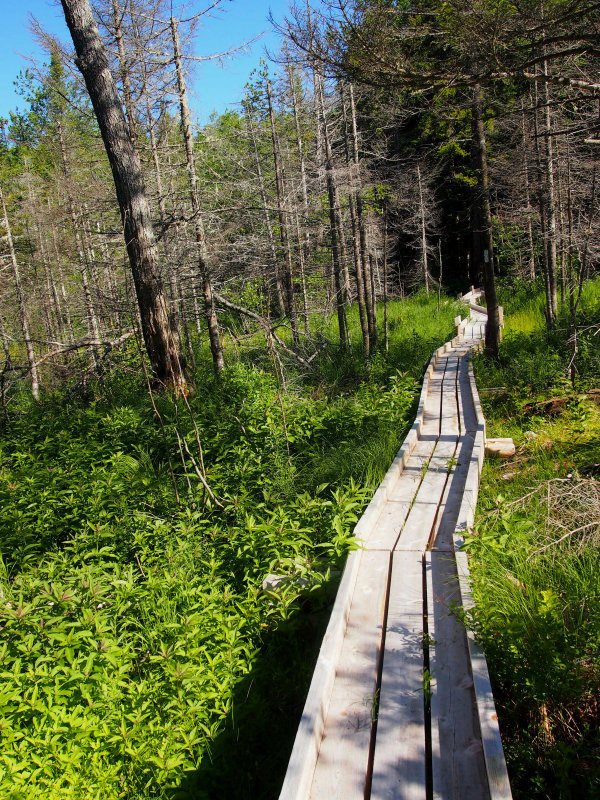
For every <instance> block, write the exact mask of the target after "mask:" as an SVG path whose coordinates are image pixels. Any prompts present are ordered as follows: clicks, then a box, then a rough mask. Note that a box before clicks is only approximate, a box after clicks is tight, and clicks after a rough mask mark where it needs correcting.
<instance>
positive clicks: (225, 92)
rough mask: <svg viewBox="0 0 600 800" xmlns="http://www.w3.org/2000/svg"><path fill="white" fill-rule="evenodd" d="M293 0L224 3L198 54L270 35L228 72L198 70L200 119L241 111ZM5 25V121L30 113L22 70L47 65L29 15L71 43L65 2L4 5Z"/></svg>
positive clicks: (1, 89) (1, 81) (235, 59)
mask: <svg viewBox="0 0 600 800" xmlns="http://www.w3.org/2000/svg"><path fill="white" fill-rule="evenodd" d="M288 1H289V0H223V2H222V9H223V10H222V11H218V12H215V14H214V16H213V18H211V19H207V20H206V22H205V23H204V25H203V27H202V28H201V29H200V31H199V34H198V37H197V40H196V55H198V56H204V55H210V54H211V53H218V52H222V51H224V50H228V49H229V48H231V47H233V46H239V45H241V44H243V43H244V42H247V41H249V40H250V39H252V38H254V37H255V36H258V35H259V34H261V33H263V32H264V33H265V35H264V36H263V37H262V38H261V39H260V40H259V41H257V42H255V43H254V44H251V45H249V46H248V48H246V50H245V51H244V52H240V53H237V54H235V55H233V56H232V57H231V58H229V59H228V60H227V62H226V63H225V65H224V66H223V67H220V66H219V65H218V64H217V63H216V62H214V61H205V62H203V63H202V64H200V65H198V67H197V68H196V70H195V74H194V77H193V80H192V82H191V84H190V89H191V90H192V105H193V109H194V113H195V116H196V119H197V120H198V121H199V122H201V123H204V122H207V121H208V119H209V117H210V114H211V113H212V111H217V112H219V113H221V112H223V111H225V109H226V108H227V107H229V108H232V107H235V104H236V103H237V102H238V101H239V100H240V99H241V96H242V91H243V87H244V84H245V83H246V81H247V80H248V77H249V75H250V72H251V71H252V69H253V68H254V67H256V66H257V65H258V61H259V59H260V58H261V56H263V55H264V49H265V46H266V47H268V48H269V49H270V50H271V51H273V52H277V50H278V40H277V38H276V36H275V35H274V33H273V31H272V30H271V26H270V25H269V23H268V21H267V15H268V13H269V10H272V12H273V16H274V17H275V18H276V19H281V18H282V17H283V16H284V14H285V13H286V12H287V8H288ZM0 5H1V6H2V9H1V10H0V25H1V29H2V42H3V47H2V48H0V116H1V117H7V116H8V112H9V111H11V110H14V109H15V108H16V107H17V106H20V107H21V108H22V109H24V107H25V104H24V102H23V100H22V98H20V97H18V95H17V94H16V93H15V91H14V86H13V82H14V80H15V78H16V77H17V75H18V73H19V71H20V70H24V69H25V68H26V67H27V66H28V61H27V59H28V58H31V57H33V58H35V59H37V61H38V62H41V61H44V54H43V53H42V51H41V50H40V48H39V47H38V46H37V44H36V42H35V40H34V37H33V36H32V34H31V33H30V32H29V29H28V19H29V15H30V14H33V15H34V16H35V17H36V19H37V20H38V21H39V22H40V23H41V24H42V25H43V27H44V28H45V29H46V30H48V31H49V32H50V33H52V34H54V35H56V36H58V37H59V38H60V39H61V40H62V41H63V42H66V43H70V38H69V32H68V30H67V27H66V25H65V22H64V18H63V15H62V9H61V6H60V2H59V0H56V2H53V0H21V2H18V1H17V2H14V0H0ZM190 5H191V7H192V9H194V8H197V9H198V10H200V9H202V8H204V7H205V5H206V3H204V2H201V0H194V1H193V2H192V3H191V4H188V8H189V7H190Z"/></svg>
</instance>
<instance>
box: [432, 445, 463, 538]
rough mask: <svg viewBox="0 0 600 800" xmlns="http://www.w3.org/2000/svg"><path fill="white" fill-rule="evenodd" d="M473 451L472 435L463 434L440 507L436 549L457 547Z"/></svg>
mask: <svg viewBox="0 0 600 800" xmlns="http://www.w3.org/2000/svg"><path fill="white" fill-rule="evenodd" d="M472 452H473V439H472V437H469V436H462V437H461V438H460V440H459V443H458V447H457V449H456V456H455V457H456V465H455V467H454V469H453V470H452V471H451V473H450V475H449V477H448V481H447V483H446V488H445V491H444V497H443V501H442V505H441V507H440V514H439V516H440V519H439V524H438V529H437V532H436V535H435V539H434V541H433V542H432V545H431V546H432V549H434V550H444V551H447V552H449V551H452V550H453V549H454V547H455V540H454V536H455V531H456V528H457V525H458V524H459V518H460V512H461V508H462V504H463V496H464V491H465V487H466V483H467V479H468V477H469V469H470V466H471V463H470V460H471V456H472Z"/></svg>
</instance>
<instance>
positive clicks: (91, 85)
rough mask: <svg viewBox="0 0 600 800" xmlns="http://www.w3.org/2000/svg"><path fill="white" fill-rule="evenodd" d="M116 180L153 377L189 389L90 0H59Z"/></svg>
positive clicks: (139, 177) (137, 166)
mask: <svg viewBox="0 0 600 800" xmlns="http://www.w3.org/2000/svg"><path fill="white" fill-rule="evenodd" d="M61 2H62V6H63V10H64V14H65V19H66V22H67V26H68V28H69V31H70V33H71V37H72V39H73V44H74V46H75V51H76V54H77V62H76V63H77V66H78V68H79V70H80V71H81V73H82V75H83V78H84V81H85V84H86V87H87V90H88V93H89V95H90V100H91V102H92V105H93V108H94V112H95V114H96V119H97V120H98V126H99V128H100V132H101V134H102V140H103V142H104V146H105V148H106V153H107V155H108V159H109V162H110V166H111V170H112V175H113V180H114V184H115V189H116V194H117V199H118V203H119V208H120V211H121V220H122V223H123V233H124V236H125V244H126V247H127V253H128V256H129V264H130V267H131V273H132V276H133V282H134V286H135V292H136V297H137V302H138V306H139V310H140V318H141V323H142V333H143V337H144V342H145V345H146V351H147V353H148V357H149V359H150V363H151V366H152V371H153V374H154V378H155V380H156V381H157V382H158V383H159V384H160V385H163V386H167V387H170V388H172V389H173V390H174V391H175V392H185V391H186V390H187V380H186V375H185V369H184V367H185V365H184V363H183V358H182V355H181V344H180V341H179V336H178V333H177V331H176V330H175V329H174V327H173V326H172V324H171V320H170V318H169V312H168V305H167V300H166V297H165V294H164V291H163V286H162V282H161V280H160V277H159V273H158V251H157V248H156V242H155V239H154V231H153V229H152V222H151V216H150V208H149V205H148V200H147V198H146V189H145V184H144V176H143V174H142V167H141V163H140V159H139V156H138V154H137V152H136V150H135V147H134V145H133V143H132V141H131V136H130V133H129V130H128V126H127V121H126V119H125V115H124V113H123V107H122V105H121V101H120V99H119V96H118V94H117V89H116V86H115V82H114V79H113V76H112V73H111V71H110V68H109V64H108V60H107V57H106V53H105V50H104V45H103V42H102V39H101V37H100V33H99V31H98V26H97V25H96V21H95V19H94V16H93V14H92V9H91V7H90V4H89V0H61Z"/></svg>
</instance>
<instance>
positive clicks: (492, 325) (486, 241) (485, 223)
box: [472, 84, 500, 358]
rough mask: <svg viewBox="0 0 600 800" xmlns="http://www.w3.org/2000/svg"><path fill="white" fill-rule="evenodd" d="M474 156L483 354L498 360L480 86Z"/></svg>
mask: <svg viewBox="0 0 600 800" xmlns="http://www.w3.org/2000/svg"><path fill="white" fill-rule="evenodd" d="M472 114H473V155H474V162H475V164H476V167H477V187H476V188H477V195H476V201H477V205H478V207H479V227H480V230H479V233H480V234H481V237H482V243H483V264H482V265H481V267H482V273H483V288H484V290H485V301H486V305H487V314H488V319H487V325H486V329H485V352H486V353H487V354H488V355H489V356H491V357H492V358H498V345H499V343H500V316H499V312H498V300H497V298H496V281H495V277H494V246H493V241H492V212H491V208H490V189H489V175H488V165H487V152H486V140H485V128H484V126H483V103H482V93H481V86H480V85H479V84H475V86H474V87H473V104H472Z"/></svg>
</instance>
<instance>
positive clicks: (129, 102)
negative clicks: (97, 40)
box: [112, 0, 138, 150]
mask: <svg viewBox="0 0 600 800" xmlns="http://www.w3.org/2000/svg"><path fill="white" fill-rule="evenodd" d="M112 13H113V26H114V29H115V39H116V41H117V53H118V57H119V73H120V77H121V83H122V84H123V99H124V100H125V103H124V105H125V115H126V117H127V127H128V129H129V136H130V138H131V143H132V144H133V146H134V147H135V148H136V150H137V147H138V137H137V131H136V129H135V111H134V107H133V93H132V91H131V77H130V75H129V67H128V65H127V56H126V55H125V43H124V41H123V29H122V24H123V16H124V14H125V9H121V7H120V4H119V0H112Z"/></svg>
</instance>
